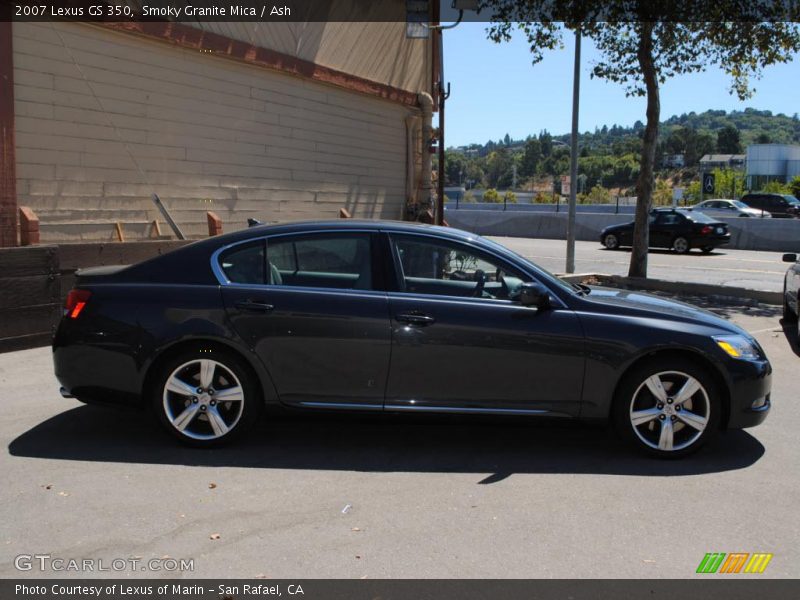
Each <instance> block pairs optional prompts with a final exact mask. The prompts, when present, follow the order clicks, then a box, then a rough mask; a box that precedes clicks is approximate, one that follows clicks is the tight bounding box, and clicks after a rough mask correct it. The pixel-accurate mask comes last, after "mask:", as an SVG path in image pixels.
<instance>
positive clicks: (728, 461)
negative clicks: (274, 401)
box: [0, 259, 800, 578]
mask: <svg viewBox="0 0 800 600" xmlns="http://www.w3.org/2000/svg"><path fill="white" fill-rule="evenodd" d="M655 260H657V259H655ZM778 311H779V309H778V308H777V307H763V306H762V307H754V308H749V309H741V308H733V307H727V308H724V309H722V311H721V312H722V313H723V314H725V315H726V316H727V317H729V318H731V319H733V320H734V321H736V322H737V323H739V324H741V325H742V326H744V327H745V328H746V329H747V330H749V331H751V332H753V333H754V334H755V336H756V337H757V339H758V340H759V341H760V342H761V344H762V345H763V347H764V348H765V350H766V352H767V354H768V355H769V357H770V358H771V360H772V362H773V365H774V368H775V377H774V385H773V396H772V397H773V402H774V408H773V412H772V414H771V415H770V418H769V419H767V421H766V423H765V424H764V425H762V426H760V427H757V428H755V429H752V430H746V431H733V432H729V433H725V434H723V435H721V436H720V437H719V438H718V439H717V440H716V442H715V443H713V445H711V446H710V447H707V448H705V449H704V450H703V451H701V452H700V453H699V454H698V455H696V456H694V457H691V458H689V459H686V460H682V461H656V460H652V459H648V458H644V457H640V456H638V455H635V454H631V453H630V452H629V450H628V449H627V448H626V447H624V446H622V445H620V444H619V443H618V442H617V441H616V439H615V437H614V436H613V435H612V434H611V433H610V432H609V431H606V430H604V429H599V428H590V427H587V426H582V425H573V424H547V423H535V422H531V421H526V420H522V419H516V420H493V421H486V420H482V419H469V418H459V419H453V418H425V419H422V418H417V419H412V418H403V419H389V418H384V417H370V418H366V417H348V416H339V415H337V416H336V417H332V416H331V417H328V416H314V417H297V416H271V417H270V416H267V417H265V418H264V419H263V420H262V421H261V423H260V425H259V426H258V427H257V430H256V431H255V432H253V434H252V435H250V436H249V437H248V438H247V439H245V440H243V441H242V442H241V443H239V444H237V445H235V446H232V447H228V448H224V449H220V450H213V451H200V450H192V449H187V448H183V447H181V446H178V445H176V444H175V443H174V442H173V441H171V440H170V439H168V438H167V437H166V436H165V435H164V434H162V433H161V431H160V430H158V429H157V428H156V427H155V426H154V425H153V424H151V422H150V421H149V419H148V418H146V416H144V415H142V414H138V413H127V412H116V411H113V410H110V409H102V408H95V407H86V406H83V405H81V404H80V403H78V402H77V401H75V400H65V399H62V398H61V397H60V396H59V394H58V391H57V390H58V385H57V383H56V380H55V378H54V377H53V375H52V368H51V361H50V354H49V349H47V348H40V349H34V350H27V351H21V352H16V353H11V354H2V355H0V398H2V404H0V438H1V439H2V444H3V446H4V447H5V448H6V452H4V453H3V456H2V458H0V470H2V473H3V486H2V489H0V511H1V512H2V522H3V524H4V527H3V534H2V544H1V545H0V548H1V550H0V575H2V576H3V577H15V576H35V577H51V576H59V575H63V573H59V572H54V571H52V570H48V571H45V572H39V571H38V570H37V569H34V570H33V571H30V572H20V571H18V570H17V569H16V568H15V566H14V562H15V557H17V556H19V555H20V554H28V555H33V554H49V555H51V556H52V557H60V558H64V559H70V558H75V559H83V558H90V559H95V560H97V559H102V560H103V561H105V564H109V563H110V561H112V560H113V559H120V558H121V559H129V558H138V559H141V560H149V559H151V558H163V557H172V558H176V559H193V560H194V564H193V566H194V570H193V571H190V572H183V573H176V572H169V573H165V572H155V573H153V572H143V571H140V570H134V569H127V570H125V571H123V572H121V573H119V572H116V573H113V572H112V573H108V572H105V573H95V574H92V573H88V574H87V575H89V576H97V575H101V576H103V575H105V576H113V575H116V576H120V575H122V576H126V577H127V576H130V577H143V576H148V577H154V576H155V577H162V576H163V577H167V576H176V575H177V576H181V575H182V576H186V577H269V578H281V577H285V578H294V577H301V576H302V577H342V578H361V577H369V578H379V577H424V578H428V577H440V578H451V577H497V578H504V577H512V578H514V577H609V578H615V577H659V578H662V577H674V578H683V577H690V576H693V575H694V573H695V569H696V568H697V566H698V564H699V562H700V561H701V559H702V558H703V556H704V555H705V553H707V552H770V553H773V554H774V558H773V559H772V562H771V563H770V564H769V566H768V568H767V570H766V571H765V573H764V574H763V575H747V576H744V575H738V577H751V578H752V577H797V576H799V575H800V550H798V547H797V540H798V539H800V530H799V528H798V524H799V523H800V518H798V513H797V510H796V506H797V498H798V496H800V474H799V473H798V469H797V461H798V458H800V452H798V449H797V431H798V430H800V407H798V405H797V402H796V400H797V367H798V365H800V356H799V355H798V352H799V351H798V348H797V346H796V345H795V344H794V343H793V342H792V343H790V341H789V340H788V338H787V337H786V335H785V333H784V332H783V330H782V328H781V324H780V322H779V314H778ZM705 577H709V576H708V575H706V576H705ZM734 577H736V576H734Z"/></svg>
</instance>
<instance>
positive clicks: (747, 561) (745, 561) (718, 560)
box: [697, 552, 772, 573]
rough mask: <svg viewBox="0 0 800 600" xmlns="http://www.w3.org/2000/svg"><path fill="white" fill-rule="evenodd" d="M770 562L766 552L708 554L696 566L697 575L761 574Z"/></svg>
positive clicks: (769, 556) (770, 556) (770, 555)
mask: <svg viewBox="0 0 800 600" xmlns="http://www.w3.org/2000/svg"><path fill="white" fill-rule="evenodd" d="M726 557H727V558H726ZM771 560H772V554H768V553H766V552H755V553H753V554H749V553H747V552H731V553H730V554H725V553H724V552H708V553H706V555H705V556H704V557H703V560H701V561H700V564H699V565H698V566H697V573H763V572H764V569H766V568H767V565H768V564H769V561H771Z"/></svg>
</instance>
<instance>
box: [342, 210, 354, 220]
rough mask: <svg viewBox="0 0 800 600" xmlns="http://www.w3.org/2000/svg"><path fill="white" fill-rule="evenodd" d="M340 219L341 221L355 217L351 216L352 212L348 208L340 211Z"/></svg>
mask: <svg viewBox="0 0 800 600" xmlns="http://www.w3.org/2000/svg"><path fill="white" fill-rule="evenodd" d="M339 218H340V219H352V218H353V215H351V214H350V211H349V210H347V209H346V208H340V209H339Z"/></svg>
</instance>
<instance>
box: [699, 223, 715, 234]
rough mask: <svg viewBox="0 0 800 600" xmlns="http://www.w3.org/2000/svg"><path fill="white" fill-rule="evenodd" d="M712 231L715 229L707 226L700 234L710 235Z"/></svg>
mask: <svg viewBox="0 0 800 600" xmlns="http://www.w3.org/2000/svg"><path fill="white" fill-rule="evenodd" d="M712 231H714V228H713V227H711V226H710V225H706V226H705V227H703V228H702V229H701V230H700V233H702V234H703V235H708V234H709V233H711V232H712Z"/></svg>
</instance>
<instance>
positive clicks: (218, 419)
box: [206, 406, 228, 437]
mask: <svg viewBox="0 0 800 600" xmlns="http://www.w3.org/2000/svg"><path fill="white" fill-rule="evenodd" d="M206 414H207V415H208V422H209V423H211V428H212V429H213V430H214V435H216V436H217V437H219V436H221V435H225V434H226V433H228V426H227V425H226V424H225V420H224V419H223V418H222V415H220V414H219V411H218V410H217V407H216V406H209V407H208V412H206Z"/></svg>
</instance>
